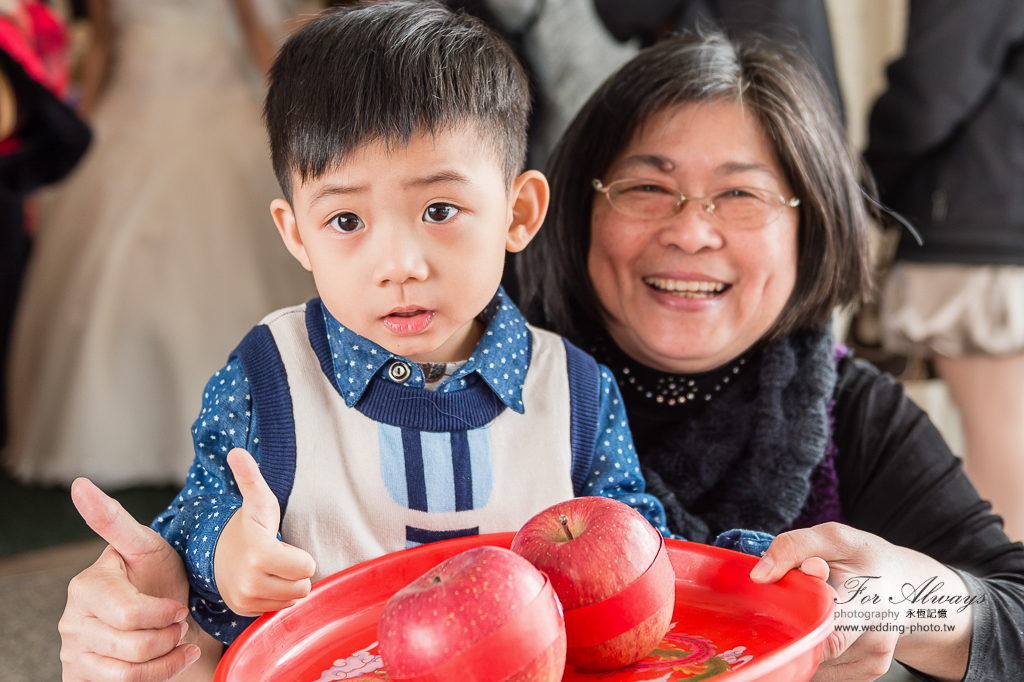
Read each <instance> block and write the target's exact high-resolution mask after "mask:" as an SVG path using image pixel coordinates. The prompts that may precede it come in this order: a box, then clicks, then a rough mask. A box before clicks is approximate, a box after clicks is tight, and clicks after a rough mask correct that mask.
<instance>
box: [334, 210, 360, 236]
mask: <svg viewBox="0 0 1024 682" xmlns="http://www.w3.org/2000/svg"><path fill="white" fill-rule="evenodd" d="M328 225H330V226H331V227H333V228H334V229H335V230H337V231H338V232H343V233H345V234H348V233H349V232H355V231H356V230H359V229H362V228H363V227H364V226H365V225H364V223H363V219H362V218H360V217H359V216H357V215H356V214H355V213H339V214H338V215H336V216H334V217H333V218H331V222H329V223H328Z"/></svg>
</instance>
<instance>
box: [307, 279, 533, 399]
mask: <svg viewBox="0 0 1024 682" xmlns="http://www.w3.org/2000/svg"><path fill="white" fill-rule="evenodd" d="M321 308H322V309H323V315H324V323H325V325H326V330H327V340H328V343H329V344H330V349H331V358H332V360H333V362H334V372H335V378H336V380H337V383H338V389H339V390H340V391H341V395H342V397H343V398H344V399H345V404H346V405H348V406H349V407H354V406H355V404H356V403H358V402H359V399H360V398H362V397H363V393H364V392H365V391H366V388H367V387H368V386H369V385H370V381H371V380H372V379H374V378H375V377H376V378H378V379H380V380H383V381H392V382H394V380H393V379H392V378H391V377H390V376H389V373H388V369H389V368H390V367H391V365H392V364H393V363H395V362H403V363H405V364H407V365H408V367H409V369H410V370H411V373H410V375H409V378H408V379H406V380H405V381H404V382H401V383H403V384H404V385H406V386H409V387H411V388H419V389H424V390H425V388H424V386H425V385H426V379H425V377H424V376H423V371H422V370H421V369H420V367H419V365H417V364H416V363H414V362H410V361H408V360H406V359H405V358H403V357H401V356H399V355H395V354H394V353H391V352H390V351H387V350H385V349H384V348H382V347H381V346H378V345H377V344H376V343H374V342H373V341H370V340H369V339H367V338H365V337H363V336H360V335H359V334H356V333H355V332H353V331H352V330H350V329H348V328H346V327H344V326H342V325H341V324H340V323H339V322H338V321H337V320H336V319H334V316H333V315H331V313H330V312H328V310H327V308H326V307H324V306H323V304H321ZM480 317H481V319H482V320H483V321H484V323H485V324H486V325H487V327H486V328H485V330H484V333H483V336H482V337H480V341H479V342H478V343H477V345H476V348H474V349H473V353H472V354H471V355H470V356H469V360H468V361H467V362H466V364H465V365H463V366H462V367H460V368H459V369H458V371H456V372H455V373H454V374H452V376H450V377H449V378H448V379H447V380H445V382H444V383H442V384H441V385H440V386H438V388H437V390H438V391H440V392H445V393H447V392H450V391H458V390H460V389H463V388H467V387H469V386H471V385H472V384H474V383H476V381H480V380H482V381H483V382H484V383H486V384H487V386H488V388H490V389H491V390H492V391H493V392H494V394H495V395H497V396H498V398H500V399H501V401H502V402H503V403H505V405H507V406H508V407H509V408H511V409H512V410H514V411H516V412H519V413H520V414H521V413H522V412H523V409H524V406H523V382H524V381H525V380H526V371H527V370H528V369H529V366H530V355H531V351H532V344H533V339H532V336H531V334H530V330H529V329H527V327H526V319H525V318H523V316H522V314H521V313H520V312H519V309H518V308H516V306H515V304H513V303H512V302H511V301H510V300H508V296H507V295H506V294H505V290H504V289H501V288H499V289H498V292H497V293H496V294H495V295H494V298H492V299H491V302H490V303H488V304H487V307H485V308H484V310H483V312H481V313H480ZM394 383H399V382H394Z"/></svg>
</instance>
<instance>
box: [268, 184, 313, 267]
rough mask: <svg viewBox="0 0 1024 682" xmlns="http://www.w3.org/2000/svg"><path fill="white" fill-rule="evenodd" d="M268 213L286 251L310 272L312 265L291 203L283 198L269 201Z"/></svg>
mask: <svg viewBox="0 0 1024 682" xmlns="http://www.w3.org/2000/svg"><path fill="white" fill-rule="evenodd" d="M270 215H272V216H274V224H275V225H277V231H278V232H280V233H281V239H283V240H284V245H285V246H286V247H288V251H289V252H290V253H291V254H292V255H293V256H295V260H297V261H299V263H301V264H302V267H304V268H306V269H307V270H309V271H310V272H312V271H313V267H312V266H311V265H310V264H309V255H308V254H306V247H305V246H304V245H303V244H302V235H300V234H299V224H298V223H297V222H295V212H294V211H292V205H291V204H289V203H288V202H287V201H285V200H284V199H274V200H273V201H271V202H270Z"/></svg>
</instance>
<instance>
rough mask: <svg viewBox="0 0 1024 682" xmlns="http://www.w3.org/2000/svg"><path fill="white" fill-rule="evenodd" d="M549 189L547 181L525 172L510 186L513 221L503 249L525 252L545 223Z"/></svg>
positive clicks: (536, 172) (539, 175)
mask: <svg viewBox="0 0 1024 682" xmlns="http://www.w3.org/2000/svg"><path fill="white" fill-rule="evenodd" d="M550 198H551V189H550V188H549V187H548V179H547V178H545V177H544V174H543V173H541V172H540V171H536V170H528V171H526V172H525V173H523V174H522V175H520V176H519V177H518V178H516V179H515V180H514V181H513V182H512V220H511V222H510V223H509V226H508V236H507V237H506V238H505V248H506V249H507V250H509V251H511V252H513V253H517V252H519V251H522V250H523V249H525V248H526V245H527V244H529V243H530V240H532V239H533V236H534V235H535V234H537V230H539V229H540V226H541V225H542V224H543V223H544V216H545V215H546V214H547V212H548V201H549V200H550Z"/></svg>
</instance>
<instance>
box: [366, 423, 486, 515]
mask: <svg viewBox="0 0 1024 682" xmlns="http://www.w3.org/2000/svg"><path fill="white" fill-rule="evenodd" d="M377 433H378V442H379V443H380V473H381V477H382V478H383V479H384V487H385V488H386V489H387V491H388V494H389V495H390V496H391V499H392V500H394V501H395V503H396V504H398V505H401V506H403V507H406V508H408V509H416V510H419V511H426V512H432V513H443V512H452V511H457V512H458V511H469V510H471V509H481V508H483V507H485V506H486V505H487V502H488V501H489V500H490V499H491V492H492V490H493V488H494V467H493V463H492V462H491V437H490V434H489V433H488V431H487V428H486V427H484V428H482V429H473V430H472V431H453V432H451V433H432V432H430V431H418V430H416V429H404V428H401V427H397V426H391V425H389V424H378V425H377Z"/></svg>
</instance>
